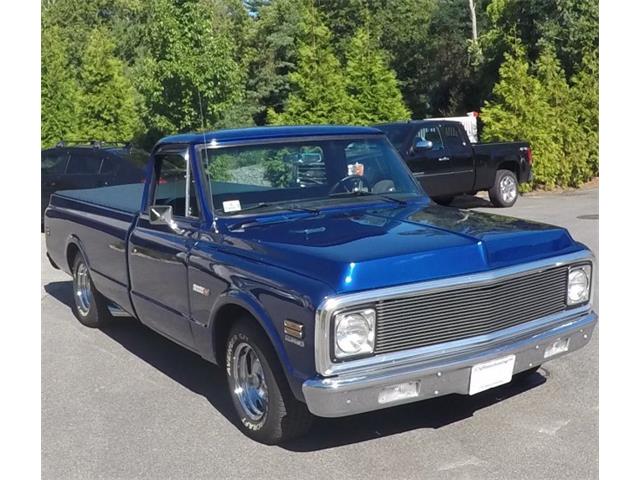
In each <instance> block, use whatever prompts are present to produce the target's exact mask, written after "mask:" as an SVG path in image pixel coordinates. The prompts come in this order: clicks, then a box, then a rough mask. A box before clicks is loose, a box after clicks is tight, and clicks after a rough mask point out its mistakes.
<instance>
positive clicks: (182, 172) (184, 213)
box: [152, 149, 200, 218]
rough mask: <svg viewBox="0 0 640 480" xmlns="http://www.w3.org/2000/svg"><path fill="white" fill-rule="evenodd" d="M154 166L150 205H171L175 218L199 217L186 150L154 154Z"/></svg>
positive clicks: (193, 182)
mask: <svg viewBox="0 0 640 480" xmlns="http://www.w3.org/2000/svg"><path fill="white" fill-rule="evenodd" d="M155 166H156V167H155V168H156V187H155V195H154V201H153V202H152V203H153V204H154V205H171V206H172V207H173V215H174V216H176V217H193V218H197V217H198V216H200V209H199V207H198V198H197V196H196V193H195V180H194V178H193V176H192V175H191V169H190V166H189V160H188V155H187V151H186V149H185V150H184V151H171V152H166V153H163V152H161V153H158V154H156V156H155Z"/></svg>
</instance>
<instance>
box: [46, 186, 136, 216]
mask: <svg viewBox="0 0 640 480" xmlns="http://www.w3.org/2000/svg"><path fill="white" fill-rule="evenodd" d="M143 190H144V184H143V183H132V184H127V185H115V186H112V187H102V188H90V189H86V190H62V191H59V192H56V193H55V194H54V195H56V196H58V197H60V198H66V199H70V200H78V201H80V202H82V203H85V204H90V205H96V206H101V207H107V208H110V209H114V210H120V211H122V212H127V213H133V214H135V213H137V212H138V211H139V210H140V203H141V201H142V192H143Z"/></svg>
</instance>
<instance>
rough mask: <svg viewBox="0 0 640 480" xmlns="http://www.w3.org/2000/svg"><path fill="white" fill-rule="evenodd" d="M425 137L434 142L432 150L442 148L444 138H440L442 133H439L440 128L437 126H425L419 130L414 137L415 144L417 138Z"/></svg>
mask: <svg viewBox="0 0 640 480" xmlns="http://www.w3.org/2000/svg"><path fill="white" fill-rule="evenodd" d="M420 138H423V139H425V140H429V141H430V142H431V143H433V148H432V150H441V149H442V148H443V146H442V138H440V133H438V129H437V128H436V127H425V128H421V129H420V130H418V133H417V134H416V137H415V139H414V144H415V142H416V141H417V140H419V139H420Z"/></svg>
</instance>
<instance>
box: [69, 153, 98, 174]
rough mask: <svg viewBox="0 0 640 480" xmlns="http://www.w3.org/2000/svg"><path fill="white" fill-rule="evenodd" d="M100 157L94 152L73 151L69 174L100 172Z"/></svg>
mask: <svg viewBox="0 0 640 480" xmlns="http://www.w3.org/2000/svg"><path fill="white" fill-rule="evenodd" d="M99 169H100V158H99V157H98V156H96V155H95V154H93V152H72V153H71V158H70V159H69V164H68V165H67V175H91V174H96V173H98V170H99Z"/></svg>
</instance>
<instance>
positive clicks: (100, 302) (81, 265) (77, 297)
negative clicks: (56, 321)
mask: <svg viewBox="0 0 640 480" xmlns="http://www.w3.org/2000/svg"><path fill="white" fill-rule="evenodd" d="M73 300H74V301H73V307H72V308H73V313H74V314H75V316H76V317H77V318H78V320H79V321H80V323H82V324H83V325H85V326H87V327H91V328H100V327H103V326H105V325H106V324H107V323H108V322H109V320H110V319H111V314H110V313H109V309H108V308H107V304H108V303H107V299H106V298H104V296H103V295H102V294H101V293H100V292H98V291H97V290H96V288H95V287H94V285H93V282H92V281H91V274H90V273H89V267H88V266H87V262H86V261H85V259H84V257H83V256H82V254H80V253H78V254H77V255H76V258H75V259H74V261H73Z"/></svg>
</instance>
